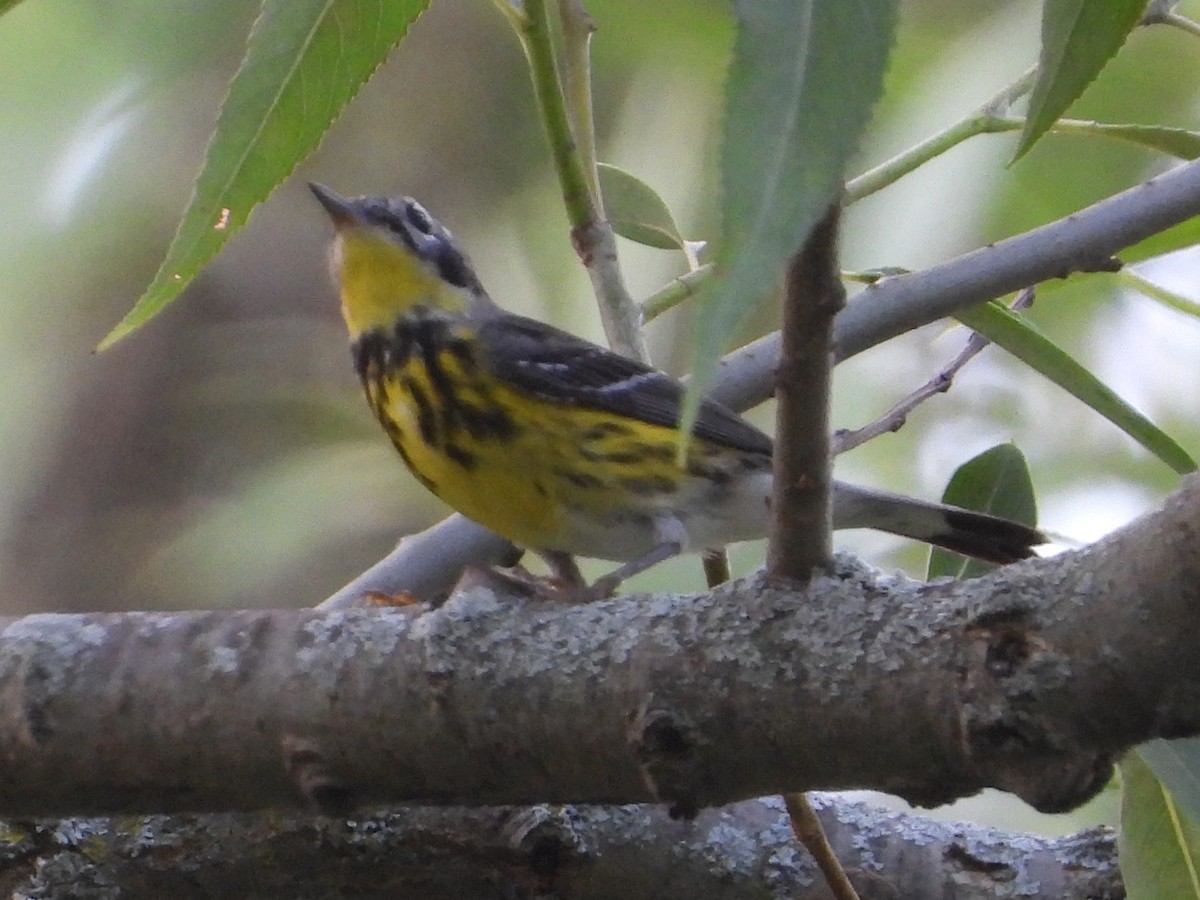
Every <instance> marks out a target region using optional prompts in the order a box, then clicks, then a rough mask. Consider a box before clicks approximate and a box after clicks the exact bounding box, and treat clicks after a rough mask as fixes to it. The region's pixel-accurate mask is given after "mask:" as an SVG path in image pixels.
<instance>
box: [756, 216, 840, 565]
mask: <svg viewBox="0 0 1200 900" xmlns="http://www.w3.org/2000/svg"><path fill="white" fill-rule="evenodd" d="M840 219H841V206H839V205H838V204H837V203H835V204H834V205H832V206H831V207H830V208H829V211H828V212H826V213H825V215H824V216H822V217H821V220H820V221H819V222H818V223H817V225H816V227H815V228H813V230H812V233H811V234H810V235H809V236H808V239H807V240H806V241H805V242H804V246H803V247H801V248H800V250H799V251H797V253H796V255H795V256H793V257H792V260H791V262H790V264H789V265H788V272H787V279H786V288H787V295H786V297H785V299H784V307H783V330H782V335H783V345H782V347H781V349H780V354H779V367H778V368H777V369H776V371H775V396H776V398H777V399H778V401H779V410H778V413H777V414H776V428H775V455H774V475H775V489H774V495H773V497H772V499H771V532H770V538H771V539H770V543H769V546H768V548H767V573H768V576H770V577H772V578H777V579H787V580H789V581H793V582H797V583H800V584H805V583H807V582H808V580H809V579H810V578H811V577H812V575H813V572H814V571H816V570H818V569H826V568H828V566H829V564H830V560H831V558H832V555H833V542H832V533H833V530H832V521H831V518H830V504H829V491H830V486H831V482H832V476H831V473H830V468H831V459H832V456H831V453H830V442H829V387H830V380H831V377H830V376H831V372H832V369H833V320H834V317H835V316H836V315H837V314H838V312H839V311H840V310H841V309H842V307H843V306H844V305H845V302H846V290H845V288H844V287H843V286H842V281H841V277H840V273H839V269H838V264H837V240H838V224H839V222H840Z"/></svg>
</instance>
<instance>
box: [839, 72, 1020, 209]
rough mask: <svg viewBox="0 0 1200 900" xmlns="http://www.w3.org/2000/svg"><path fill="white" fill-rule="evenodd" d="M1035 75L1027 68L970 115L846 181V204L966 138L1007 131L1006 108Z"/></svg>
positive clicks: (885, 185)
mask: <svg viewBox="0 0 1200 900" xmlns="http://www.w3.org/2000/svg"><path fill="white" fill-rule="evenodd" d="M1036 76H1037V69H1036V68H1031V69H1029V70H1027V71H1026V72H1025V74H1023V75H1022V76H1021V77H1020V78H1018V79H1017V80H1016V81H1014V82H1013V83H1012V84H1010V85H1009V86H1008V87H1006V88H1004V90H1002V91H1000V92H999V93H997V94H996V95H995V96H994V97H992V98H990V99H989V100H987V101H986V102H985V103H983V105H981V106H980V107H979V108H978V109H976V110H975V111H974V112H972V113H971V114H970V115H968V116H966V117H965V118H963V119H960V120H959V121H957V122H955V123H953V124H952V125H949V126H947V127H946V128H944V129H942V130H941V131H939V132H938V133H937V134H934V135H931V136H930V137H928V138H927V139H925V140H923V141H921V142H920V143H919V144H916V145H915V146H913V147H910V148H909V149H907V150H905V151H904V152H902V153H900V154H899V155H897V156H894V157H892V158H891V159H889V160H887V161H886V162H883V163H880V164H879V165H878V166H876V167H875V168H873V169H871V170H870V171H868V172H864V173H863V174H861V175H859V176H858V177H857V178H854V179H851V180H850V181H848V182H847V183H846V201H845V202H846V205H847V206H848V205H850V204H851V203H853V202H855V201H856V200H861V199H862V198H863V197H866V196H868V195H870V194H873V193H875V192H876V191H879V190H881V189H883V188H885V187H887V186H888V185H889V184H892V183H893V182H895V181H899V180H900V179H901V178H903V177H904V176H905V175H907V174H908V173H909V172H912V171H913V170H914V169H917V168H918V167H920V166H923V165H924V164H925V163H927V162H929V161H930V160H931V159H933V158H934V157H937V156H940V155H941V154H943V153H945V152H946V151H947V150H949V149H951V148H952V147H955V146H957V145H958V144H961V143H962V142H963V141H965V140H967V139H968V138H972V137H975V135H977V134H987V133H988V132H991V131H1007V130H1009V126H1008V125H1007V124H1005V123H1004V118H1003V117H1004V116H1006V115H1007V114H1008V110H1009V107H1010V106H1012V104H1013V103H1014V102H1015V101H1016V100H1018V99H1019V98H1020V97H1021V96H1023V95H1024V94H1025V93H1027V92H1028V91H1029V90H1030V89H1031V88H1032V87H1033V82H1034V79H1035V78H1036Z"/></svg>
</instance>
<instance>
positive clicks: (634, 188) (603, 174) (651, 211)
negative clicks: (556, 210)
mask: <svg viewBox="0 0 1200 900" xmlns="http://www.w3.org/2000/svg"><path fill="white" fill-rule="evenodd" d="M596 168H597V170H598V171H599V173H600V193H601V194H603V196H604V214H605V215H606V216H607V217H608V221H609V222H610V223H611V224H612V227H613V231H615V232H616V233H617V234H619V235H621V237H623V238H628V239H629V240H631V241H637V242H638V243H639V244H645V245H646V246H647V247H656V248H658V249H659V250H684V251H686V250H687V244H688V242H687V240H686V239H685V238H684V237H683V235H682V234H680V233H679V226H678V225H676V224H675V217H674V216H672V215H671V210H670V209H668V208H667V204H666V203H665V202H664V201H663V199H662V197H660V196H659V195H658V192H657V191H655V190H654V188H652V187H650V185H648V184H646V182H644V181H642V180H641V179H640V178H638V177H637V176H636V175H632V174H630V173H629V172H626V171H625V170H624V169H619V168H617V167H616V166H610V165H608V164H607V163H598V164H597V166H596Z"/></svg>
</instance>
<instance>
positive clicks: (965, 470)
mask: <svg viewBox="0 0 1200 900" xmlns="http://www.w3.org/2000/svg"><path fill="white" fill-rule="evenodd" d="M942 501H943V502H945V503H950V504H952V505H954V506H961V507H962V508H963V509H973V510H975V511H977V512H985V513H991V514H992V515H994V516H1003V517H1004V518H1006V519H1012V520H1013V521H1014V522H1022V523H1024V524H1025V525H1037V500H1036V498H1035V497H1034V496H1033V480H1032V479H1031V478H1030V477H1029V464H1028V463H1027V462H1026V461H1025V454H1023V453H1022V452H1021V451H1020V450H1018V449H1017V448H1016V446H1015V445H1013V444H997V445H996V446H995V447H992V448H991V449H990V450H985V451H983V452H982V453H980V454H979V455H978V456H976V457H974V458H972V459H969V460H967V461H966V462H965V463H963V464H962V465H961V466H959V467H958V469H956V470H955V472H954V475H953V476H952V477H951V478H950V483H949V484H947V485H946V492H945V493H944V494H943V495H942ZM994 568H995V566H993V565H991V564H989V563H985V562H981V561H980V560H977V559H968V558H967V557H965V556H962V555H961V554H959V553H951V552H950V551H949V550H943V549H942V548H941V547H934V548H933V549H932V552H931V553H930V554H929V571H928V573H927V577H928V578H939V577H941V576H943V575H949V576H951V577H953V578H960V579H964V578H977V577H978V576H980V575H983V574H984V573H986V572H990V571H991V570H992V569H994Z"/></svg>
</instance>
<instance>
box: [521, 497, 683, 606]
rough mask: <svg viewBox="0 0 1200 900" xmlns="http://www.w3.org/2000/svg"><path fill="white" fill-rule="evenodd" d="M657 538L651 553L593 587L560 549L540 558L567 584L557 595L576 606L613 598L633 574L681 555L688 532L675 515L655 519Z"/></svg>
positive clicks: (545, 553) (614, 571) (608, 575)
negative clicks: (576, 604)
mask: <svg viewBox="0 0 1200 900" xmlns="http://www.w3.org/2000/svg"><path fill="white" fill-rule="evenodd" d="M654 537H655V539H656V540H657V541H658V543H657V544H655V545H654V546H653V547H651V548H650V549H649V550H648V551H646V552H645V553H643V554H642V555H641V556H639V557H638V558H637V559H631V560H630V561H629V562H627V563H625V564H624V565H623V566H620V567H619V568H617V569H614V570H613V571H611V572H609V573H608V574H607V575H602V576H601V577H599V578H597V579H596V580H595V582H593V583H592V584H591V585H590V586H589V585H588V584H587V583H586V582H585V581H584V580H583V575H582V574H581V573H580V571H579V567H578V566H577V565H575V560H574V558H573V557H572V556H571V555H570V554H568V553H561V552H559V551H557V550H549V551H547V550H542V551H539V554H538V555H539V556H541V557H542V558H543V559H544V560H546V564H547V565H548V566H549V567H550V571H551V572H553V573H554V577H555V578H557V579H558V580H559V581H561V582H562V583H563V584H564V585H565V587H564V589H563V590H562V591H559V592H558V593H557V594H556V597H557V599H562V600H567V601H568V602H573V603H589V602H591V601H593V600H603V599H604V598H605V597H611V596H612V595H613V594H614V593H615V592H616V590H617V588H618V587H620V586H621V584H622V583H623V582H625V581H628V580H629V579H630V578H632V577H633V576H634V575H640V574H641V573H642V572H645V571H646V570H647V569H649V568H650V567H651V566H656V565H658V564H659V563H660V562H663V561H664V560H668V559H670V558H671V557H673V556H678V555H679V554H680V553H682V552H683V550H684V548H685V547H686V546H687V531H686V530H685V529H684V527H683V523H682V522H680V521H679V519H677V518H675V517H674V516H670V517H662V518H657V519H655V521H654Z"/></svg>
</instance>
